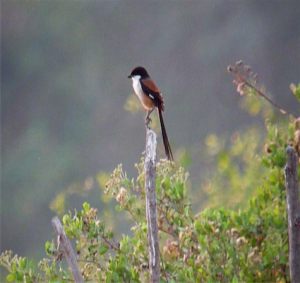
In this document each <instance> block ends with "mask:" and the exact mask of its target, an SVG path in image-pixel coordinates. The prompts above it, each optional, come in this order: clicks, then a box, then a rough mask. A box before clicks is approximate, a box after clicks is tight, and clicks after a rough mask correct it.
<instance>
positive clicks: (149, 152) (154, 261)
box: [144, 127, 160, 283]
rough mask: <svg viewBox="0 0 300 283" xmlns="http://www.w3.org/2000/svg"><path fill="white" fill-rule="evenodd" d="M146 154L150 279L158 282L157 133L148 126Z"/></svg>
mask: <svg viewBox="0 0 300 283" xmlns="http://www.w3.org/2000/svg"><path fill="white" fill-rule="evenodd" d="M146 131H147V132H146V154H145V165H144V168H145V189H146V216H147V226H148V250H149V269H150V280H151V282H152V283H158V282H159V277H160V262H159V261H160V259H159V243H158V227H157V211H156V193H155V178H156V176H155V175H156V165H155V164H156V145H157V142H156V134H155V133H154V132H153V131H152V130H151V129H149V128H148V127H147V129H146Z"/></svg>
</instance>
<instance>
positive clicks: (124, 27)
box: [1, 0, 300, 258]
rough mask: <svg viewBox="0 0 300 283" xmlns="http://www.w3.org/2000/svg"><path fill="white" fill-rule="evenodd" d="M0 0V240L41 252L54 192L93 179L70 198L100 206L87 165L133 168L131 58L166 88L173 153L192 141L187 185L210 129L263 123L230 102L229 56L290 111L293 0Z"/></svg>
mask: <svg viewBox="0 0 300 283" xmlns="http://www.w3.org/2000/svg"><path fill="white" fill-rule="evenodd" d="M1 5H2V7H1V40H2V50H1V61H2V62H1V126H2V129H1V144H2V147H1V155H2V156H1V161H2V162H1V163H2V164H1V165H2V168H1V173H2V180H1V250H5V249H12V250H13V251H14V252H16V253H18V254H19V255H23V256H33V257H35V258H39V257H40V256H41V254H42V253H43V243H44V242H45V240H48V239H51V238H52V236H53V232H52V227H51V224H50V221H51V217H52V216H53V215H54V214H55V213H54V212H53V211H52V210H51V209H50V203H51V201H52V200H53V199H54V198H55V197H56V196H57V194H58V193H59V192H61V191H63V190H66V189H67V190H68V189H69V191H72V188H74V187H76V184H83V185H84V186H86V187H87V189H90V191H89V192H88V193H86V194H84V195H80V196H71V197H70V198H69V199H68V202H67V204H66V206H67V208H68V209H73V208H76V207H77V208H78V207H80V206H81V203H82V202H83V201H89V202H91V204H92V205H94V206H95V207H97V208H99V210H100V211H101V209H102V208H103V203H102V202H101V197H100V191H99V190H98V189H97V185H95V184H93V182H92V177H94V176H95V175H96V174H98V172H110V171H112V170H113V169H114V168H115V167H116V166H117V165H118V164H119V163H123V166H124V168H125V170H126V171H127V172H128V174H129V175H133V176H134V174H135V170H134V163H135V162H137V161H138V160H139V158H140V156H141V153H142V151H143V148H144V139H145V133H144V114H143V113H142V112H138V113H131V112H128V111H126V110H125V109H124V104H125V103H126V101H127V99H128V97H129V96H130V94H131V93H132V87H131V82H130V81H129V80H128V78H127V76H128V74H129V73H130V71H131V69H132V68H133V67H135V66H137V65H142V66H145V67H146V68H147V69H148V71H149V73H150V75H151V76H152V77H153V79H154V80H155V81H156V82H157V84H158V86H159V87H160V89H161V90H162V92H163V94H164V99H165V104H166V110H165V123H166V127H167V130H168V134H169V138H170V140H171V144H172V146H173V151H174V152H175V155H176V156H177V157H178V156H179V155H180V152H182V151H183V150H186V151H187V152H190V153H191V154H190V156H191V163H190V165H189V168H188V169H189V171H190V173H191V180H192V181H193V185H192V189H193V188H194V189H196V187H197V184H200V182H201V178H203V172H205V170H206V168H205V164H206V161H205V160H201V158H200V157H199V155H198V154H197V152H200V151H201V148H202V147H203V143H204V140H205V137H206V136H207V135H208V134H211V133H216V134H217V135H225V136H226V135H228V136H230V135H231V134H232V133H234V132H236V131H238V130H242V129H244V128H246V127H248V126H249V125H256V124H258V123H259V124H258V127H263V124H262V123H261V122H260V120H258V119H257V118H255V117H251V116H250V115H248V114H247V113H245V112H243V111H242V110H241V109H240V108H239V104H240V100H241V98H240V96H239V95H238V94H237V93H236V92H235V89H234V87H233V85H232V82H231V81H232V78H231V76H230V75H229V74H228V73H227V71H226V67H227V65H228V64H231V63H234V62H235V61H236V60H239V59H242V60H243V61H245V62H246V63H247V64H250V65H251V66H252V68H253V69H254V70H255V71H256V72H257V73H258V74H259V77H260V80H261V81H263V83H264V84H265V86H266V88H267V89H268V90H269V92H270V93H271V94H272V96H273V98H274V100H275V101H276V102H278V103H279V104H280V105H282V106H283V107H284V108H286V109H289V110H290V111H292V112H297V111H298V113H299V109H296V104H295V99H294V98H293V96H292V95H290V92H289V89H288V87H289V84H290V83H291V82H295V83H298V82H299V78H300V76H299V75H300V17H299V15H300V2H299V1H298V0H295V1H292V0H290V1H279V0H278V1H276V0H273V1H260V0H256V1H217V0H205V1H204V0H202V1H138V0H137V1H134V0H133V1H92V0H90V1H83V0H82V1H71V0H60V1H56V0H52V1H50V0H41V1H30V0H27V1H21V0H3V1H1ZM159 142H161V140H160V141H159ZM160 156H161V157H164V154H163V150H162V149H160ZM199 159H200V160H199ZM93 188H94V189H93ZM75 190H76V189H75ZM196 201H197V200H196ZM200 208H201V207H200Z"/></svg>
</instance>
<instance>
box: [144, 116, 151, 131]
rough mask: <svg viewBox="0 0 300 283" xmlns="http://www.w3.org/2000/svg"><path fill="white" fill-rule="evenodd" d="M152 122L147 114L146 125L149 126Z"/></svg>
mask: <svg viewBox="0 0 300 283" xmlns="http://www.w3.org/2000/svg"><path fill="white" fill-rule="evenodd" d="M151 122H152V119H151V118H150V117H149V116H148V115H147V116H146V118H145V125H146V127H147V128H149V124H150V123H151Z"/></svg>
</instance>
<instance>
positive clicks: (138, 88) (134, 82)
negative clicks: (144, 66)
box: [132, 76, 143, 101]
mask: <svg viewBox="0 0 300 283" xmlns="http://www.w3.org/2000/svg"><path fill="white" fill-rule="evenodd" d="M140 78H141V77H140V76H134V77H132V87H133V89H134V92H135V94H136V95H137V96H138V98H139V99H140V100H141V101H142V98H143V90H142V86H141V83H140Z"/></svg>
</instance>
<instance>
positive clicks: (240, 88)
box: [227, 60, 295, 117]
mask: <svg viewBox="0 0 300 283" xmlns="http://www.w3.org/2000/svg"><path fill="white" fill-rule="evenodd" d="M227 70H228V72H230V73H232V74H233V76H234V80H233V83H234V85H235V86H236V90H237V92H238V93H240V95H244V94H246V93H247V91H246V89H247V88H249V89H252V90H253V91H254V92H255V93H256V94H257V95H259V96H261V97H262V98H264V99H265V100H266V101H268V102H269V103H270V104H271V105H272V106H273V107H274V108H276V109H277V110H279V111H280V113H282V114H289V115H291V116H293V117H295V115H294V114H292V113H290V112H288V111H286V110H284V109H283V108H282V107H281V106H280V105H278V104H277V103H276V102H274V101H273V100H272V99H271V98H270V97H269V96H268V95H267V94H266V93H265V92H264V91H263V90H262V89H261V88H260V87H258V83H257V74H255V73H254V72H252V70H251V67H250V66H248V65H245V64H244V63H243V62H242V61H241V60H240V61H237V62H236V63H235V64H234V65H230V66H228V67H227Z"/></svg>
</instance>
